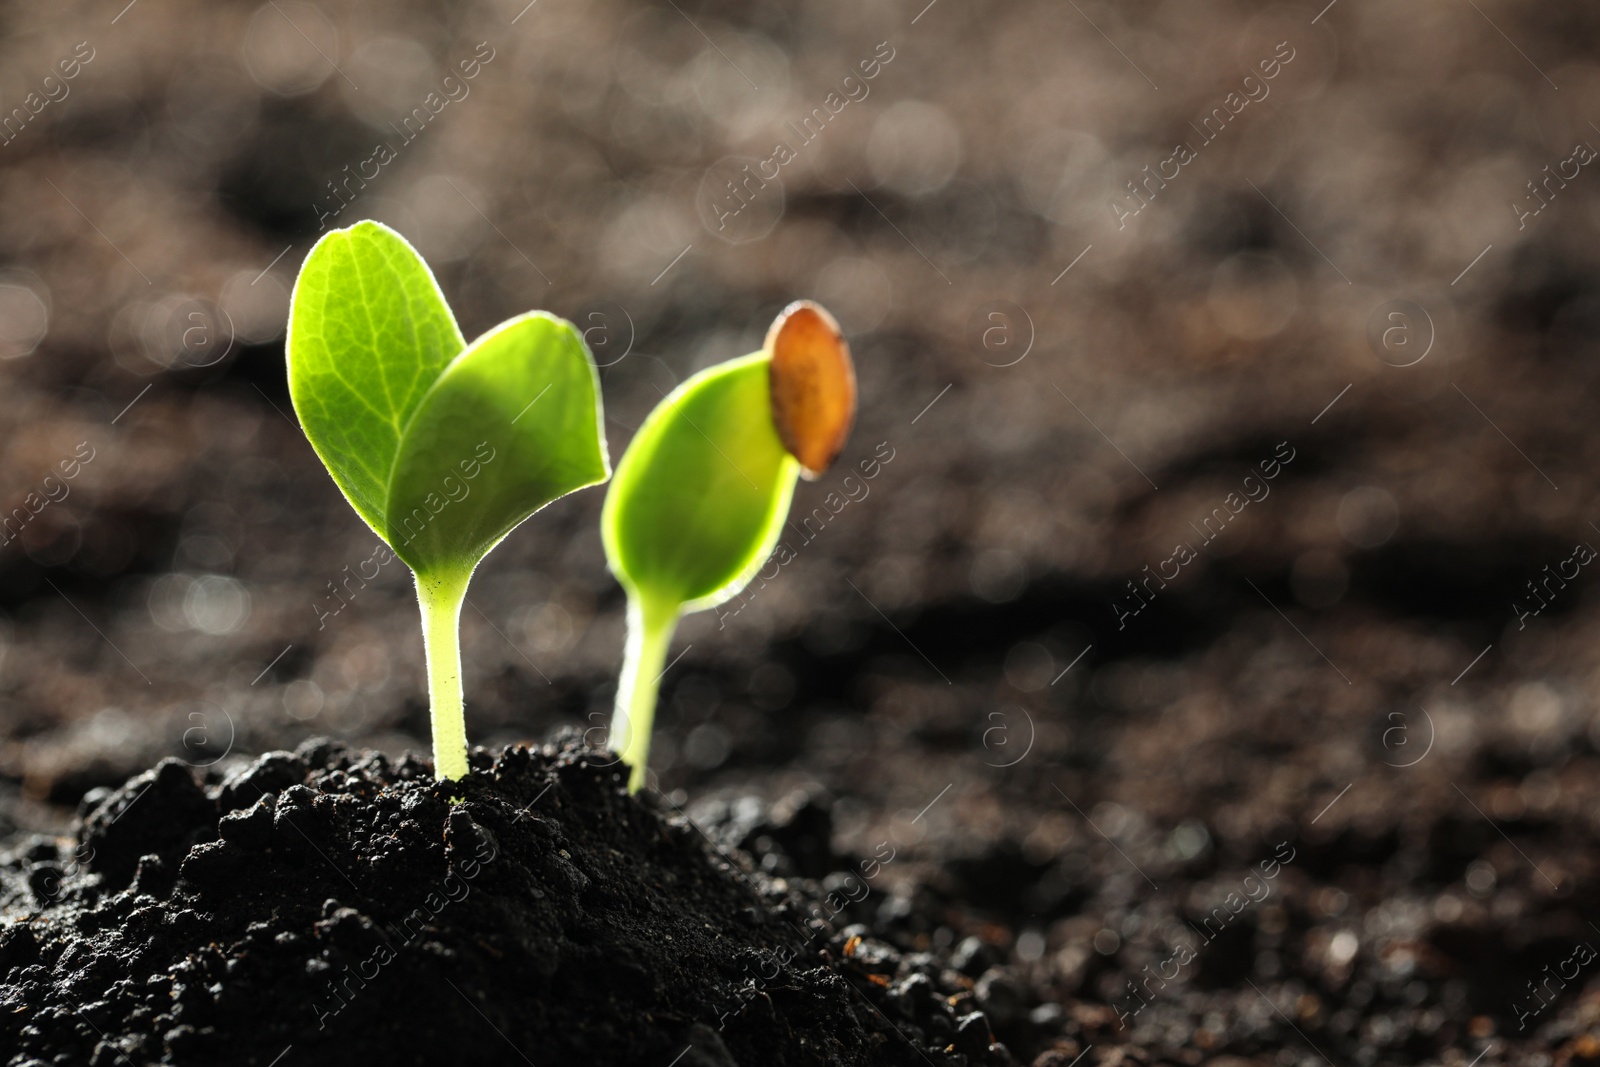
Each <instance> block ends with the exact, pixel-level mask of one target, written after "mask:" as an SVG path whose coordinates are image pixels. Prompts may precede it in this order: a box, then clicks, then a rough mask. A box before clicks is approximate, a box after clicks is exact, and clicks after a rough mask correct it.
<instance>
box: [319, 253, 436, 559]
mask: <svg viewBox="0 0 1600 1067" xmlns="http://www.w3.org/2000/svg"><path fill="white" fill-rule="evenodd" d="M466 346H467V342H466V341H465V340H464V339H463V338H462V336H461V331H460V329H458V328H457V326H456V320H455V316H453V315H452V314H450V306H449V305H448V304H446V303H445V299H444V294H443V293H441V292H440V291H439V285H438V283H437V282H435V281H434V279H433V272H432V271H430V270H428V265H427V264H426V263H424V262H423V261H422V257H421V256H419V255H417V253H416V250H415V249H413V248H412V247H411V246H410V245H409V244H407V243H406V241H405V238H403V237H401V236H400V235H399V234H397V233H395V232H394V231H393V230H391V229H389V228H388V227H387V226H384V225H382V224H380V223H376V222H360V223H357V224H356V225H354V226H352V227H350V228H349V229H347V230H334V231H333V232H332V233H329V234H327V235H326V236H324V237H323V238H322V240H320V241H318V242H317V244H316V247H314V248H312V250H311V254H310V255H308V256H307V257H306V261H305V264H304V265H303V266H302V267H301V268H300V277H299V278H298V279H297V280H296V282H295V286H294V297H293V299H292V301H291V302H290V305H289V337H288V344H287V352H288V357H289V395H290V398H291V399H292V400H293V402H294V409H295V413H296V414H297V415H299V416H300V425H301V426H302V427H304V428H305V431H306V437H308V438H309V439H310V440H311V447H312V448H313V449H315V450H316V453H317V455H318V457H319V458H321V460H322V462H323V465H324V466H326V467H327V468H328V473H329V474H331V475H333V480H334V483H335V484H336V485H338V487H339V489H340V490H341V491H342V492H343V493H344V495H345V498H346V499H348V500H349V501H350V505H351V506H352V507H354V508H355V509H356V514H358V515H360V516H361V517H362V518H363V519H365V520H366V522H367V525H368V526H371V527H372V529H373V530H374V531H375V532H376V533H377V534H378V536H380V537H385V536H387V535H386V524H385V522H384V515H385V508H386V504H387V502H388V499H389V475H390V473H391V472H392V471H393V469H394V458H395V454H396V453H397V452H398V451H399V448H400V439H401V437H403V436H404V434H405V428H406V424H407V423H408V422H410V421H411V416H412V414H413V413H414V412H415V411H416V410H417V408H418V406H420V405H421V403H422V399H423V397H425V396H426V395H427V394H428V390H429V389H431V388H432V387H433V383H434V381H435V380H436V379H437V378H438V377H439V373H440V372H441V371H443V370H444V368H445V365H446V364H448V363H449V362H450V361H451V360H452V359H454V358H455V357H456V356H457V355H459V354H460V353H461V350H462V349H463V348H465V347H466Z"/></svg>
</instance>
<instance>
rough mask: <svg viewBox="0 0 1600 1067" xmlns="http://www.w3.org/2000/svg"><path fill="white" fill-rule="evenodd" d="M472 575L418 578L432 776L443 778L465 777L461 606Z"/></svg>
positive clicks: (465, 729)
mask: <svg viewBox="0 0 1600 1067" xmlns="http://www.w3.org/2000/svg"><path fill="white" fill-rule="evenodd" d="M471 577H472V574H471V572H470V571H469V572H468V573H467V574H465V575H453V574H437V573H436V574H430V575H428V576H426V577H424V576H423V575H421V574H419V575H417V601H418V603H420V604H421V605H422V647H423V651H424V653H425V655H426V657H427V661H428V706H429V707H428V710H429V713H430V716H431V717H432V720H433V773H434V775H435V776H436V777H438V778H439V779H441V780H444V779H447V778H462V777H465V776H466V773H467V716H466V710H465V707H464V704H463V701H462V697H461V604H462V602H463V601H465V600H466V598H467V582H468V581H469V580H470V579H471Z"/></svg>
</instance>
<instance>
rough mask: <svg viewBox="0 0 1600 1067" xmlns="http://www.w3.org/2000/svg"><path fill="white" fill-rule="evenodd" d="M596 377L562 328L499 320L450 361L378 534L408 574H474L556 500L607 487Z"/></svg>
mask: <svg viewBox="0 0 1600 1067" xmlns="http://www.w3.org/2000/svg"><path fill="white" fill-rule="evenodd" d="M599 403H600V386H599V376H598V374H597V373H596V371H595V368H594V363H593V360H592V359H591V358H590V355H589V350H588V348H587V347H586V346H585V345H584V343H583V339H582V337H580V336H579V334H578V331H577V330H576V329H575V328H574V327H573V325H572V324H571V323H569V322H566V321H564V320H562V319H558V318H556V317H554V316H552V315H548V314H546V313H544V312H542V311H534V312H529V313H528V314H526V315H521V316H518V317H517V318H514V319H511V320H509V321H507V322H504V323H501V324H500V325H499V326H497V327H495V328H494V329H493V330H491V331H490V332H489V333H487V334H485V335H484V336H482V337H480V338H478V339H477V340H476V341H474V342H473V343H472V345H471V347H469V348H468V349H467V350H466V351H465V352H463V353H462V354H461V355H460V356H459V357H457V358H456V360H455V361H454V362H453V363H451V364H450V365H449V366H448V367H447V368H445V371H444V373H443V374H441V375H440V376H439V378H438V381H436V382H435V383H434V386H433V388H432V389H431V390H429V392H428V395H427V396H426V397H425V398H424V399H423V401H422V404H421V406H419V407H418V408H417V411H416V414H415V416H414V417H413V418H412V420H411V423H410V425H408V426H407V427H406V431H405V436H404V437H403V439H402V440H401V442H400V451H399V455H398V456H397V457H396V460H395V464H394V474H393V477H392V478H391V480H390V485H389V498H388V507H387V524H386V527H385V529H384V530H383V531H381V532H382V533H383V534H384V536H385V538H386V539H387V540H388V542H389V543H390V544H391V545H393V546H394V549H395V553H396V554H397V555H398V556H399V557H400V558H401V559H403V560H404V561H405V562H406V563H407V564H408V565H409V566H410V567H411V568H412V569H413V570H415V571H418V572H420V573H427V572H431V571H436V570H442V569H444V570H460V569H463V568H465V569H466V570H467V571H469V572H470V570H471V568H472V567H473V566H474V565H476V564H477V562H478V560H480V559H482V558H483V556H484V555H485V554H487V553H488V551H489V550H490V549H491V548H493V547H494V546H495V545H496V544H497V543H499V541H500V539H501V538H503V537H504V536H505V535H506V534H508V533H510V532H511V530H512V529H513V528H515V527H516V526H517V524H518V523H520V522H522V520H524V519H526V518H527V517H528V516H529V515H532V514H533V513H534V512H535V511H537V510H539V509H540V508H542V507H544V506H545V505H546V504H548V503H549V502H550V501H552V500H555V499H556V498H557V497H561V496H565V495H566V494H567V493H570V492H572V491H573V490H576V489H582V488H583V487H584V486H588V485H595V484H597V483H599V482H603V481H605V480H606V476H607V475H608V474H609V473H610V468H609V462H608V460H607V458H606V449H605V435H604V429H603V424H602V421H601V416H600V410H599Z"/></svg>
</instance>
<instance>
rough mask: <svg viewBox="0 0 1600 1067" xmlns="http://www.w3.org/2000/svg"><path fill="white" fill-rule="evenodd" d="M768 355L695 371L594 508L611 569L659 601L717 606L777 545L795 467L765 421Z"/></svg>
mask: <svg viewBox="0 0 1600 1067" xmlns="http://www.w3.org/2000/svg"><path fill="white" fill-rule="evenodd" d="M770 362H771V357H770V355H769V354H768V353H766V352H757V353H754V354H753V355H749V356H745V357H743V358H741V359H735V360H730V361H728V362H726V363H721V364H718V365H717V366H714V367H711V368H709V369H707V370H704V371H701V372H700V373H699V374H696V375H694V376H693V377H692V378H690V379H689V380H688V381H686V382H684V383H683V384H682V385H680V386H678V388H677V389H675V390H673V392H672V393H671V394H670V395H669V396H668V397H667V398H666V399H665V400H663V401H662V402H661V403H660V404H659V405H657V406H656V409H655V410H654V411H652V412H651V413H650V417H649V418H647V419H646V420H645V422H644V425H643V426H641V427H639V432H638V433H637V434H636V435H635V436H634V439H633V441H632V443H630V444H629V445H628V450H627V451H626V452H625V453H624V454H623V457H622V459H621V460H620V461H619V462H618V464H617V471H616V476H615V477H614V479H613V481H612V484H611V488H610V490H609V491H608V492H607V494H606V502H605V507H604V509H603V510H602V512H601V517H600V529H601V537H602V540H603V541H604V543H605V549H606V557H607V558H608V559H609V560H610V563H611V569H612V571H613V572H614V573H615V574H616V575H617V578H618V580H619V581H621V582H622V584H623V586H624V587H625V588H626V589H628V591H629V592H630V593H631V594H633V595H635V596H637V597H640V598H643V599H645V600H647V601H650V602H651V603H653V604H658V605H663V606H667V605H671V606H678V605H682V606H683V607H685V608H686V609H687V610H691V611H694V610H703V609H705V608H710V607H714V606H716V605H717V604H719V603H721V602H722V601H723V600H726V599H727V598H729V597H731V596H734V595H735V594H737V593H738V592H739V590H740V589H741V588H743V585H744V583H745V582H748V581H749V579H750V577H751V575H752V574H754V572H755V571H756V570H757V569H759V568H760V566H761V564H762V562H763V561H765V559H766V557H767V556H768V555H770V554H771V552H772V549H773V547H774V546H775V545H776V544H777V540H778V533H779V531H780V529H781V528H782V526H783V522H784V519H785V518H786V517H787V516H788V514H789V502H790V500H791V499H792V497H793V495H794V486H795V479H796V478H797V477H798V475H799V473H800V465H799V463H798V462H797V461H796V460H795V459H794V457H793V456H791V455H790V454H789V453H788V452H787V451H786V450H785V449H784V447H783V442H782V441H780V440H779V438H778V433H777V430H776V429H775V428H774V425H773V421H772V401H771V397H770V390H769V384H768V366H769V364H770Z"/></svg>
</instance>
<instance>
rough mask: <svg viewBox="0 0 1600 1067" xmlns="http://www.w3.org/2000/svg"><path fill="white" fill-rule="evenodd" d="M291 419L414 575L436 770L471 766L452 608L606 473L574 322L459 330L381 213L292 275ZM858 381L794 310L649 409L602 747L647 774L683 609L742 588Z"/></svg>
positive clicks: (817, 312) (617, 561)
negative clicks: (551, 507)
mask: <svg viewBox="0 0 1600 1067" xmlns="http://www.w3.org/2000/svg"><path fill="white" fill-rule="evenodd" d="M287 355H288V364H289V393H290V396H291V398H292V400H293V402H294V407H295V411H296V413H297V414H298V415H299V417H300V424H301V426H302V428H303V429H304V430H305V434H306V437H307V438H308V439H309V440H310V441H311V446H312V448H313V449H315V451H316V453H317V455H318V457H319V458H320V459H321V460H322V462H323V464H324V465H325V466H326V467H327V468H328V473H329V474H331V475H332V476H333V480H334V483H335V484H336V485H337V486H338V487H339V489H340V491H341V492H343V493H344V496H345V498H346V499H347V500H349V502H350V505H351V506H352V507H353V508H355V510H356V513H357V514H358V515H360V516H361V518H362V519H363V520H364V521H365V522H366V523H367V525H368V526H370V527H371V528H372V529H373V531H374V532H375V533H377V535H378V536H379V537H381V538H383V540H384V541H385V542H387V543H388V545H389V546H390V548H391V549H393V551H394V554H395V555H396V556H398V557H399V558H400V559H401V560H402V561H403V562H404V563H405V564H406V565H407V566H408V567H410V568H411V570H412V573H413V574H414V575H415V577H416V585H417V599H418V602H419V603H420V605H421V609H422V632H423V647H424V651H425V654H426V659H427V670H428V694H429V702H430V707H431V716H432V727H433V751H434V769H435V773H436V774H437V775H438V776H439V777H440V778H441V779H450V778H460V777H462V776H463V775H465V774H466V773H467V738H466V721H465V713H464V706H463V693H462V684H461V642H460V622H461V607H462V604H463V603H464V602H465V599H466V594H467V585H468V582H469V581H470V580H471V578H472V573H473V570H474V569H475V568H476V567H477V565H478V563H479V561H481V560H482V559H483V557H484V556H485V555H487V554H488V553H489V551H490V549H492V548H494V546H495V545H497V544H499V543H500V541H501V540H503V539H504V538H505V536H506V535H507V534H509V533H510V532H511V531H512V530H513V529H515V528H516V527H517V526H518V525H519V524H520V523H521V522H522V521H523V520H524V519H526V518H528V516H530V515H532V514H533V513H534V512H536V511H538V510H539V509H540V508H542V507H544V506H545V505H546V504H548V503H550V502H551V501H552V500H555V499H557V498H559V497H562V496H565V495H566V494H567V493H571V492H573V491H575V490H578V489H582V488H584V487H586V486H590V485H596V484H598V483H600V482H603V481H605V480H606V479H607V478H608V477H610V475H611V468H610V463H609V460H608V458H607V454H606V443H605V430H604V421H605V420H604V415H603V411H602V408H601V402H600V388H599V376H598V373H597V372H596V370H595V366H594V359H593V357H592V355H591V354H590V352H589V349H588V346H587V345H585V344H584V341H583V337H582V335H581V334H579V332H578V331H577V330H576V329H575V328H574V327H573V326H572V324H571V323H569V322H566V321H565V320H563V319H559V318H556V317H555V316H553V315H550V314H547V313H545V312H542V311H534V312H529V313H527V314H524V315H519V316H517V317H515V318H513V319H509V320H507V321H506V322H504V323H501V324H500V325H499V326H496V327H495V328H494V329H492V330H490V331H489V332H488V333H486V334H484V335H483V336H482V337H480V338H478V339H477V340H476V341H473V342H472V343H471V344H470V345H469V344H467V342H466V340H465V339H464V338H463V337H462V335H461V331H460V329H459V327H457V325H456V322H455V317H454V316H453V315H452V313H451V311H450V307H449V305H448V304H447V303H446V301H445V299H444V295H443V294H442V293H441V292H440V291H439V286H438V283H437V282H436V281H435V280H434V277H433V274H432V272H431V271H429V269H428V267H427V264H426V263H424V262H423V261H422V258H421V257H420V256H419V255H418V254H417V253H416V251H415V250H414V249H413V248H412V247H411V246H410V245H409V244H407V243H406V241H405V239H404V238H402V237H401V236H400V235H399V234H397V233H395V232H394V231H393V230H390V229H389V228H387V227H385V226H382V225H381V224H379V223H376V222H361V223H357V224H356V225H355V226H352V227H350V228H349V229H345V230H335V231H333V232H331V233H329V234H327V235H326V236H324V237H323V238H322V239H321V240H320V241H318V242H317V244H316V246H315V247H314V248H313V249H312V250H311V253H310V255H309V256H307V258H306V261H305V264H304V265H303V266H302V267H301V269H300V276H299V278H298V280H297V281H296V282H295V289H294V296H293V299H292V301H291V303H290V309H289V334H288V342H287ZM854 414H855V376H854V371H853V369H852V367H851V363H850V356H849V351H848V349H847V348H846V347H845V345H844V342H843V339H842V338H841V337H840V335H839V330H838V327H837V325H835V324H834V322H833V320H832V319H831V317H829V316H828V314H827V313H826V312H824V311H823V310H822V309H821V308H819V307H817V306H815V305H813V304H807V303H800V304H796V305H793V306H791V307H790V308H789V309H788V310H787V311H785V312H784V314H783V315H781V316H780V317H779V319H778V320H777V322H775V323H774V324H773V327H772V330H771V331H770V332H769V333H768V336H767V343H766V345H765V346H764V348H763V350H762V351H760V352H757V353H754V354H752V355H749V356H745V357H742V358H740V359H734V360H730V361H728V362H726V363H723V364H719V365H717V366H714V367H711V368H709V369H707V370H704V371H701V372H700V373H699V374H696V375H695V376H693V377H692V378H690V379H689V380H687V381H685V382H684V383H683V384H682V385H680V386H679V387H678V388H677V389H675V390H674V391H673V392H672V394H671V395H670V396H668V397H667V398H666V399H665V400H664V401H663V402H662V403H661V404H660V405H659V406H658V407H657V408H656V409H655V410H654V411H653V412H651V414H650V416H649V417H648V418H647V419H646V420H645V423H644V425H643V426H641V427H640V429H639V432H638V434H636V435H635V437H634V440H633V442H632V443H631V444H630V445H629V447H628V449H627V451H626V453H625V454H624V455H623V457H622V460H621V462H620V463H619V464H618V469H617V476H616V478H615V480H614V481H613V482H612V484H611V487H610V491H609V492H608V494H607V496H606V501H605V507H604V509H603V512H602V518H601V532H602V537H603V540H604V543H605V549H606V554H607V558H608V560H609V562H610V566H611V569H612V572H613V573H614V574H615V575H616V576H617V578H618V580H619V581H620V582H621V583H622V585H623V588H624V589H625V590H626V591H627V594H628V605H629V606H628V642H627V652H626V657H625V660H624V664H623V673H622V678H621V680H620V682H619V685H618V689H617V704H616V712H615V716H614V718H613V724H612V746H613V748H615V749H617V750H619V751H620V752H621V754H622V758H623V761H624V762H625V763H627V764H628V765H629V767H630V768H631V774H630V777H629V788H630V790H631V791H637V790H638V789H639V787H640V786H641V785H642V784H643V782H644V775H645V765H646V760H647V758H648V754H649V748H650V730H651V722H652V719H653V717H654V712H655V701H656V690H657V686H658V685H659V682H660V676H661V671H662V666H663V664H664V663H665V658H666V652H667V647H668V645H669V643H670V642H671V639H672V633H673V630H674V629H675V628H676V625H677V621H678V619H679V617H680V616H681V615H682V614H683V613H684V612H686V611H698V610H703V609H706V608H711V607H714V606H716V605H718V604H720V603H722V602H723V601H725V600H727V599H730V598H731V597H734V596H736V595H738V593H739V592H740V591H741V590H743V588H744V586H745V585H746V584H747V583H748V582H749V580H750V579H751V577H752V576H753V575H754V574H755V572H756V571H757V570H758V569H759V568H760V566H761V564H762V562H763V561H764V560H765V558H766V557H767V555H769V554H770V553H771V552H772V549H773V547H774V545H775V544H776V542H777V537H778V531H779V529H780V528H781V526H782V524H783V522H784V520H785V519H786V517H787V516H788V513H789V503H790V500H791V499H792V497H793V494H794V485H795V479H796V477H797V476H799V475H800V474H801V473H802V472H808V473H812V474H815V473H820V472H821V471H822V470H824V469H826V467H827V466H828V465H829V464H830V463H832V461H833V459H834V458H835V457H836V456H837V455H838V453H839V451H840V449H841V448H842V447H843V445H844V441H845V438H846V436H847V435H848V433H849V430H850V425H851V422H852V421H853V419H854Z"/></svg>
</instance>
